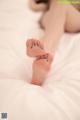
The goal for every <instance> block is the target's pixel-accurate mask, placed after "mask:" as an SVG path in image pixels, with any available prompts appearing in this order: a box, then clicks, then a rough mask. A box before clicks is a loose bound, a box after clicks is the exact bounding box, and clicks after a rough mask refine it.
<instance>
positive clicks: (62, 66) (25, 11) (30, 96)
mask: <svg viewBox="0 0 80 120" xmlns="http://www.w3.org/2000/svg"><path fill="white" fill-rule="evenodd" d="M40 15H41V13H34V12H32V11H31V10H30V9H29V7H28V0H27V1H26V0H14V1H13V0H7V1H6V0H3V1H2V0H0V112H8V119H9V120H80V34H74V35H73V34H71V35H70V34H65V35H64V36H63V37H62V39H61V40H60V44H59V47H58V49H57V51H56V55H55V59H54V62H53V65H52V69H51V72H50V74H49V76H48V79H47V80H46V81H45V83H44V85H43V86H42V87H39V86H35V85H31V84H29V82H30V79H31V74H32V68H31V63H32V61H33V59H31V58H29V57H28V56H26V52H25V51H26V46H25V43H26V39H27V38H30V37H36V38H39V37H41V36H42V35H43V31H42V30H41V29H40V28H39V26H38V24H37V21H38V20H39V18H40Z"/></svg>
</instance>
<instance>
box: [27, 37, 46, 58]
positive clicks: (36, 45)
mask: <svg viewBox="0 0 80 120" xmlns="http://www.w3.org/2000/svg"><path fill="white" fill-rule="evenodd" d="M26 45H27V55H28V56H30V57H37V56H40V55H44V54H45V50H44V46H43V44H42V43H41V41H39V40H34V39H30V40H27V43H26Z"/></svg>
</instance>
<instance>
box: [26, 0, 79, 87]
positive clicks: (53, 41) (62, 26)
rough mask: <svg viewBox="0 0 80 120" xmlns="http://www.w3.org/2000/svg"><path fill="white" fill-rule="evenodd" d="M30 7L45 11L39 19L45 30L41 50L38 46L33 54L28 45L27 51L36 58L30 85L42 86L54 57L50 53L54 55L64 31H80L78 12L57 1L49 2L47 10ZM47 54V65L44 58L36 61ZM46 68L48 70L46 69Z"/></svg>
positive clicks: (51, 0) (70, 6)
mask: <svg viewBox="0 0 80 120" xmlns="http://www.w3.org/2000/svg"><path fill="white" fill-rule="evenodd" d="M32 1H33V0H31V2H32ZM32 5H33V6H34V8H33V7H32V8H33V9H36V6H37V10H43V11H44V10H46V11H45V14H44V15H43V17H42V19H41V25H42V26H43V28H44V30H45V36H44V37H43V38H42V40H43V41H41V43H40V44H41V45H42V42H43V49H42V51H41V48H40V44H39V46H38V47H37V48H36V49H35V52H33V51H34V50H30V47H31V45H28V48H29V49H27V51H28V53H29V54H28V55H29V56H33V57H36V60H35V61H34V62H33V76H32V83H33V84H37V85H42V83H43V82H44V80H45V79H46V76H47V74H48V73H49V70H50V67H51V63H52V60H53V56H54V55H52V53H55V50H56V47H57V45H58V43H59V40H60V38H61V36H62V35H63V33H64V32H65V31H67V32H70V33H73V32H79V31H80V12H79V11H78V10H77V9H75V8H74V7H73V6H72V5H70V4H69V5H63V4H60V3H59V2H57V0H50V4H49V9H48V10H47V6H44V7H42V8H41V6H39V8H38V5H37V4H36V3H35V2H34V3H33V4H32ZM35 5H36V6H35ZM45 7H46V8H45ZM33 42H34V40H33ZM37 51H39V52H37ZM34 53H35V54H34ZM40 53H41V54H40ZM47 53H48V55H47V57H46V60H48V64H47V62H46V61H44V57H41V59H37V58H38V57H39V56H40V55H41V56H43V55H46V54H47ZM50 57H51V58H52V60H51V61H50V59H49V58H50ZM46 66H47V67H48V68H49V69H47V68H46ZM44 73H45V74H44ZM37 75H38V76H37Z"/></svg>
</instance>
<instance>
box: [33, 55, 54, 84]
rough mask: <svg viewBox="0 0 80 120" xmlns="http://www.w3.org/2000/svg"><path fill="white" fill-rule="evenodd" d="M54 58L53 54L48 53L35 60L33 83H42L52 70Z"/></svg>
mask: <svg viewBox="0 0 80 120" xmlns="http://www.w3.org/2000/svg"><path fill="white" fill-rule="evenodd" d="M52 60H53V57H52V55H50V54H48V53H47V54H45V55H43V56H39V57H38V58H37V59H36V60H35V61H34V62H33V75H32V81H31V83H32V84H35V85H42V83H43V82H44V80H45V79H46V77H47V75H48V72H49V71H50V68H51V63H52Z"/></svg>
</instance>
